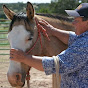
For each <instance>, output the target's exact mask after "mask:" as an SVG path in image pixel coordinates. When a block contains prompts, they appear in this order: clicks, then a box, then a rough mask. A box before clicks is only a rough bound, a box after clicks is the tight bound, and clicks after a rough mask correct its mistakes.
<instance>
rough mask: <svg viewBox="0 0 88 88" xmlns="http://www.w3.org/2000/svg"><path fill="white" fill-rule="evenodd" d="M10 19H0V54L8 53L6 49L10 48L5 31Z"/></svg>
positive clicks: (6, 31)
mask: <svg viewBox="0 0 88 88" xmlns="http://www.w3.org/2000/svg"><path fill="white" fill-rule="evenodd" d="M9 23H10V21H9V20H8V19H0V55H9V53H7V52H6V51H8V50H10V48H9V42H8V39H7V33H8V28H9Z"/></svg>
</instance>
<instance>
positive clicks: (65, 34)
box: [37, 19, 69, 44]
mask: <svg viewBox="0 0 88 88" xmlns="http://www.w3.org/2000/svg"><path fill="white" fill-rule="evenodd" d="M38 23H39V25H37V27H38V29H41V30H46V32H47V34H48V35H49V36H56V37H57V38H58V39H60V40H61V41H62V42H63V43H65V44H68V40H69V31H64V30H61V29H57V28H54V27H53V26H52V25H50V24H49V23H48V22H47V21H45V20H43V19H42V20H41V21H38Z"/></svg>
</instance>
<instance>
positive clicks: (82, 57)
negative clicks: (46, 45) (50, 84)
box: [43, 40, 88, 75]
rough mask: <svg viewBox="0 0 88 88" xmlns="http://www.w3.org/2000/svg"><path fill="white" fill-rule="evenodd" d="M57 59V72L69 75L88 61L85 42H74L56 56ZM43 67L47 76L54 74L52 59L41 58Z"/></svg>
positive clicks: (87, 46)
mask: <svg viewBox="0 0 88 88" xmlns="http://www.w3.org/2000/svg"><path fill="white" fill-rule="evenodd" d="M57 56H58V59H59V72H60V73H61V74H64V73H65V74H66V73H71V72H74V71H76V70H77V69H79V68H81V67H82V66H85V63H86V62H87V61H88V44H87V42H86V41H83V42H81V40H79V41H78V42H75V43H74V44H72V45H71V46H70V47H68V48H67V49H66V50H65V51H63V52H61V53H60V54H58V55H57ZM43 67H44V70H45V73H46V74H47V75H49V74H53V73H55V72H56V71H55V64H54V60H53V57H51V58H49V59H48V58H47V57H44V58H43Z"/></svg>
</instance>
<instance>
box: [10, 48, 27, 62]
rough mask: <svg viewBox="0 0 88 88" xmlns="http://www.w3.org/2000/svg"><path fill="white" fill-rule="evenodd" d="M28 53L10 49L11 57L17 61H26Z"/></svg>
mask: <svg viewBox="0 0 88 88" xmlns="http://www.w3.org/2000/svg"><path fill="white" fill-rule="evenodd" d="M26 56H27V54H26V53H24V52H23V51H21V50H18V49H11V50H10V59H11V60H14V61H17V62H24V59H25V58H26Z"/></svg>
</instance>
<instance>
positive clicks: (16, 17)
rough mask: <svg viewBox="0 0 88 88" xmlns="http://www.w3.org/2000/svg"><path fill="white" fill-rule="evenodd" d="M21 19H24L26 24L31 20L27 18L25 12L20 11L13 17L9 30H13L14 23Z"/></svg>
mask: <svg viewBox="0 0 88 88" xmlns="http://www.w3.org/2000/svg"><path fill="white" fill-rule="evenodd" d="M21 20H24V23H25V25H26V23H29V22H30V21H29V19H28V18H27V15H26V14H25V13H23V12H20V13H18V14H16V15H14V16H13V19H12V21H11V23H10V27H9V31H11V30H12V25H13V24H14V22H15V21H21ZM25 27H26V26H25Z"/></svg>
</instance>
